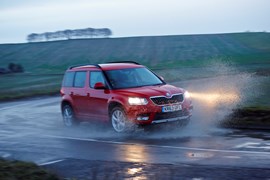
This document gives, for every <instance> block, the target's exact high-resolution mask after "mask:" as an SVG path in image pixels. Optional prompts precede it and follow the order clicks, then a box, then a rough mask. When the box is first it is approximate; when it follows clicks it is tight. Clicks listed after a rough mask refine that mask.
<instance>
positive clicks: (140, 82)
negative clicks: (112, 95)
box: [105, 68, 164, 89]
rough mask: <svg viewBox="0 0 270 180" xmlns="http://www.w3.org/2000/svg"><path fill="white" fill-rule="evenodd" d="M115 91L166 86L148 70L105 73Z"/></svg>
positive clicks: (138, 69) (119, 70) (123, 70)
mask: <svg viewBox="0 0 270 180" xmlns="http://www.w3.org/2000/svg"><path fill="white" fill-rule="evenodd" d="M105 73H106V75H107V77H108V80H109V81H110V83H111V85H112V88H113V89H122V88H135V87H141V86H153V85H160V84H164V83H163V82H162V81H161V80H160V79H159V78H158V77H157V76H156V75H155V74H153V73H152V72H151V71H150V70H148V69H147V68H130V69H118V70H109V71H105Z"/></svg>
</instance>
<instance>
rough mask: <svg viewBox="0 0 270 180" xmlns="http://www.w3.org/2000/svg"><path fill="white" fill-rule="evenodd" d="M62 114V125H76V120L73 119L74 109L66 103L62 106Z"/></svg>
mask: <svg viewBox="0 0 270 180" xmlns="http://www.w3.org/2000/svg"><path fill="white" fill-rule="evenodd" d="M62 116H63V122H64V125H65V126H67V127H71V126H75V125H78V122H77V121H76V119H75V116H74V111H73V109H72V107H71V106H70V105H68V104H66V105H64V106H63V108H62Z"/></svg>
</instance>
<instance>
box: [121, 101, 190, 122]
mask: <svg viewBox="0 0 270 180" xmlns="http://www.w3.org/2000/svg"><path fill="white" fill-rule="evenodd" d="M181 105H182V110H180V111H174V112H166V113H164V112H162V106H132V107H131V108H129V109H128V110H127V111H126V112H127V115H128V119H129V120H130V121H132V122H134V123H135V124H138V125H150V124H159V123H167V122H173V121H181V120H185V119H188V118H190V117H191V116H192V109H193V106H192V104H187V103H182V104H181ZM138 117H140V118H138Z"/></svg>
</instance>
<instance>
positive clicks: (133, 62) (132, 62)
mask: <svg viewBox="0 0 270 180" xmlns="http://www.w3.org/2000/svg"><path fill="white" fill-rule="evenodd" d="M107 63H131V64H138V65H140V63H137V62H135V61H111V62H107Z"/></svg>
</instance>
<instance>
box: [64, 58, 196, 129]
mask: <svg viewBox="0 0 270 180" xmlns="http://www.w3.org/2000/svg"><path fill="white" fill-rule="evenodd" d="M100 67H101V69H100V68H98V67H95V66H92V65H87V66H80V67H76V68H72V69H68V70H67V71H82V70H83V71H87V75H86V76H87V77H86V84H85V86H84V87H83V88H75V87H62V88H61V90H60V93H61V96H62V103H63V102H68V103H70V104H71V106H72V107H73V110H74V112H75V115H76V117H77V118H78V119H81V120H99V121H104V122H108V121H109V105H110V103H115V102H116V103H118V104H120V105H121V106H122V107H123V109H124V110H125V112H126V114H127V116H128V119H129V120H131V121H133V122H135V123H137V124H151V122H152V121H153V118H154V116H155V113H158V112H161V108H162V106H157V105H155V104H154V103H153V102H152V101H151V99H150V97H152V96H165V95H166V93H167V92H168V93H170V94H179V93H184V92H185V90H184V89H181V88H177V87H175V86H172V85H169V84H165V85H160V86H145V87H138V88H129V89H118V90H113V89H93V88H90V87H89V71H91V70H95V71H101V70H115V69H125V68H136V67H144V66H142V65H137V64H129V63H115V64H100ZM128 97H143V98H146V99H147V100H148V104H147V105H129V103H128ZM182 108H183V110H185V111H187V112H188V114H189V116H191V111H190V110H191V109H192V102H191V100H190V99H185V100H184V101H183V103H182ZM140 114H149V115H150V118H149V120H147V121H138V120H136V117H137V116H138V115H140Z"/></svg>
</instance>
